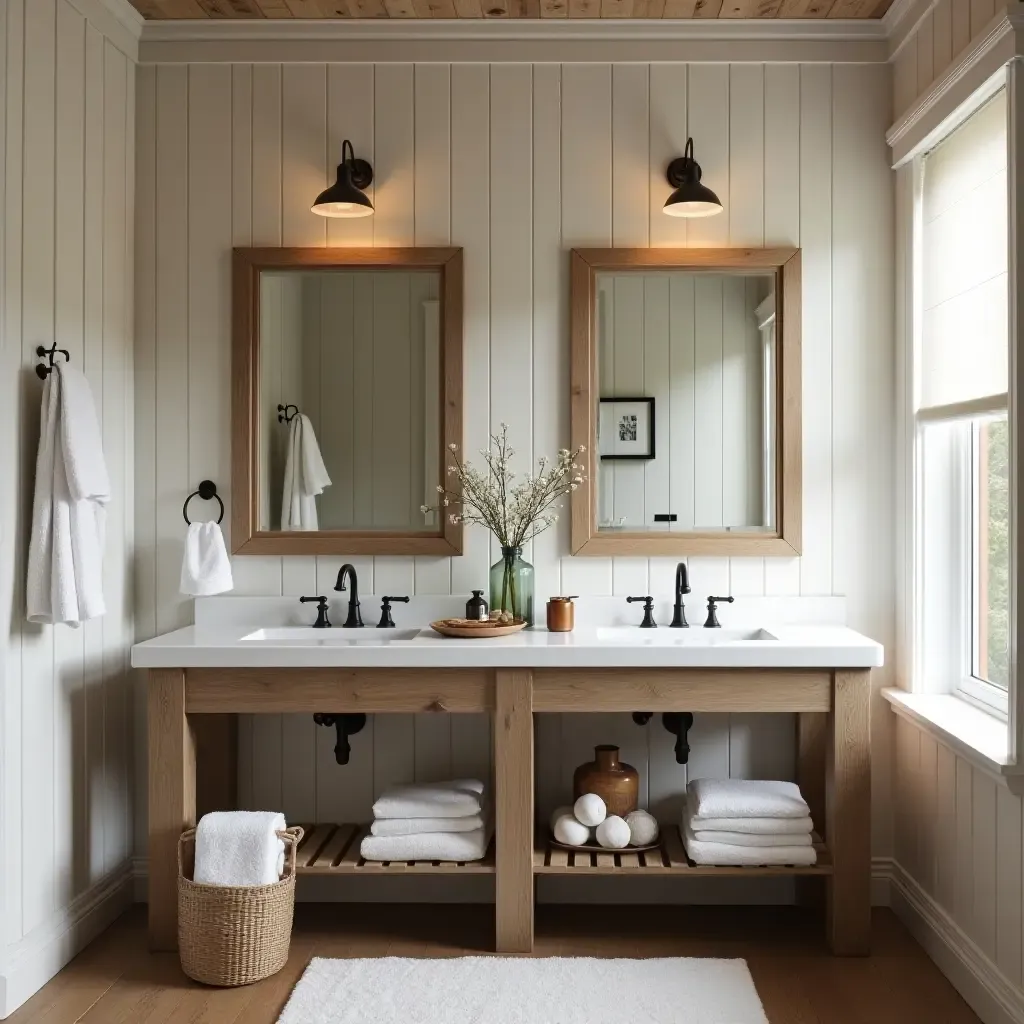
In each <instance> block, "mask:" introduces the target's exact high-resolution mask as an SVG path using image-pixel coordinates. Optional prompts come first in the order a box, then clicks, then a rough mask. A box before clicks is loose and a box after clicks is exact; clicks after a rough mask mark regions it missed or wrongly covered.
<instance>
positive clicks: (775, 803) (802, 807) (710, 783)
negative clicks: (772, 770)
mask: <svg viewBox="0 0 1024 1024" xmlns="http://www.w3.org/2000/svg"><path fill="white" fill-rule="evenodd" d="M686 790H687V794H688V799H689V802H690V806H691V807H692V808H693V811H694V813H695V814H696V815H697V816H698V817H701V818H806V817H807V816H808V814H809V813H810V811H809V810H808V807H807V803H806V802H805V801H804V798H803V797H802V796H801V795H800V787H799V786H797V785H796V783H794V782H770V781H764V780H760V779H695V780H694V781H693V782H691V783H690V784H689V785H688V786H687V787H686Z"/></svg>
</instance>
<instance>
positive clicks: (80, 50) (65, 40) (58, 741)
mask: <svg viewBox="0 0 1024 1024" xmlns="http://www.w3.org/2000/svg"><path fill="white" fill-rule="evenodd" d="M56 15H57V20H56V29H57V42H56V72H57V80H56V89H57V92H56V105H55V111H56V115H57V130H56V133H55V136H56V152H55V171H56V179H55V182H54V186H55V194H54V200H55V208H54V215H55V219H56V224H55V232H56V233H55V236H54V237H55V247H54V312H55V318H56V322H55V325H54V327H55V331H54V338H55V340H56V342H57V344H58V345H59V346H60V347H61V348H65V349H67V350H68V351H74V352H75V353H77V354H79V356H80V355H81V353H82V351H83V336H84V325H85V305H84V294H83V282H84V279H85V267H84V255H85V216H84V210H83V208H82V203H81V185H82V180H83V177H84V170H85V93H84V90H83V88H82V84H83V82H84V81H85V28H86V22H85V18H83V17H82V16H81V15H80V14H79V13H78V12H77V11H75V10H74V9H73V8H71V7H69V6H68V5H67V4H66V3H60V4H58V5H57V10H56ZM122 212H123V211H122ZM84 657H85V644H84V635H83V633H82V630H80V629H78V630H72V629H59V630H54V663H55V665H57V666H62V667H61V668H60V670H59V672H58V674H57V676H56V678H55V691H54V697H55V701H54V737H55V747H54V756H55V759H56V763H55V777H56V791H55V794H54V858H55V861H56V864H57V866H58V875H57V891H56V903H57V906H65V905H67V903H68V902H69V901H70V900H71V898H72V897H73V896H76V895H77V894H78V893H80V892H82V891H84V890H85V888H86V887H87V886H88V859H87V846H86V844H85V843H82V842H81V841H80V836H81V834H82V827H83V826H84V824H85V822H86V820H87V818H86V815H87V806H88V805H87V799H88V796H87V789H86V782H87V779H88V776H87V774H86V770H85V769H86V761H85V743H86V735H87V734H86V721H85V696H86V694H85V686H84V683H85V680H84ZM122 806H123V807H124V808H125V809H127V807H128V801H127V800H126V801H124V803H123V805H122ZM76 840H78V841H76Z"/></svg>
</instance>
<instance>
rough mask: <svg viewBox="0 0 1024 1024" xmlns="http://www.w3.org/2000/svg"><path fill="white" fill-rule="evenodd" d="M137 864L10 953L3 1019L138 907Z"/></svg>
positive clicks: (0, 1009) (0, 1008)
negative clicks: (134, 904) (135, 899)
mask: <svg viewBox="0 0 1024 1024" xmlns="http://www.w3.org/2000/svg"><path fill="white" fill-rule="evenodd" d="M132 879H133V864H132V863H131V861H126V862H125V863H124V864H123V865H122V866H121V867H120V868H118V869H117V870H116V871H114V872H113V873H112V874H110V875H109V876H107V878H105V879H104V880H103V881H101V882H97V883H96V884H95V885H93V886H92V887H91V888H89V889H87V890H86V891H85V892H83V893H82V894H81V895H80V896H78V897H76V898H75V899H74V900H73V901H72V902H71V903H70V904H69V905H68V906H67V907H65V908H64V909H63V910H62V911H60V912H59V913H57V914H55V915H54V917H53V918H52V919H51V920H50V921H49V922H47V923H46V924H44V925H42V926H41V927H39V928H37V929H36V930H35V931H34V932H32V934H31V935H28V936H26V937H25V938H24V939H22V940H21V942H19V943H17V944H16V945H15V946H13V947H12V948H11V950H10V954H9V958H8V962H7V965H6V967H5V969H4V973H3V975H0V1019H3V1018H5V1017H7V1016H9V1015H10V1014H12V1013H13V1012H14V1011H15V1010H16V1009H17V1008H18V1007H19V1006H21V1004H22V1003H24V1002H25V1000H26V999H28V998H29V997H30V996H32V995H34V994H35V993H36V992H38V991H39V989H41V988H42V987H43V985H45V984H46V983H47V982H48V981H49V980H50V979H51V978H52V977H53V976H54V975H55V974H56V973H57V972H58V971H59V970H60V969H61V968H62V967H64V966H65V964H67V963H68V962H69V961H70V960H71V959H72V957H74V956H75V955H76V954H77V953H78V952H79V951H80V950H82V949H83V948H84V947H85V946H87V945H88V944H89V943H90V942H92V940H93V939H95V938H96V936H97V935H99V934H100V932H102V931H103V930H104V929H105V928H107V927H109V926H110V925H111V924H112V923H113V921H114V920H115V919H116V918H117V917H118V916H119V915H120V914H122V913H123V912H124V911H125V910H126V909H127V908H128V907H129V906H130V905H131V903H132V899H133V895H134V891H133V886H132Z"/></svg>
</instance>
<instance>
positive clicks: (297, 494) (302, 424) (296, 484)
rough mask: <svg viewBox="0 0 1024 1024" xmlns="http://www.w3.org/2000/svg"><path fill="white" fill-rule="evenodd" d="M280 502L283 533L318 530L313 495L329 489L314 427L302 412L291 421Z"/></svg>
mask: <svg viewBox="0 0 1024 1024" xmlns="http://www.w3.org/2000/svg"><path fill="white" fill-rule="evenodd" d="M288 430H289V433H288V456H287V459H286V461H285V466H284V493H283V495H282V499H281V529H282V530H317V529H319V528H320V527H319V523H318V522H317V514H316V496H317V495H318V494H322V493H323V490H324V488H325V487H330V485H331V478H330V477H329V476H328V475H327V467H326V466H324V460H323V457H322V456H321V454H320V446H319V445H318V444H317V441H316V434H315V433H314V432H313V424H312V423H311V422H310V420H309V417H308V416H306V415H305V414H304V413H298V414H297V415H295V416H293V417H292V419H291V424H290V425H289V428H288Z"/></svg>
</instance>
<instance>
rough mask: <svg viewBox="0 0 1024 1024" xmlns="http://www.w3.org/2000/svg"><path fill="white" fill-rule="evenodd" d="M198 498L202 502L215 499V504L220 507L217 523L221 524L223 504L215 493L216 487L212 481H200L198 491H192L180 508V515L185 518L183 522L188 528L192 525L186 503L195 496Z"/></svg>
mask: <svg viewBox="0 0 1024 1024" xmlns="http://www.w3.org/2000/svg"><path fill="white" fill-rule="evenodd" d="M197 495H198V496H199V497H200V498H202V499H203V501H209V500H210V499H211V498H216V499H217V504H218V505H220V515H219V516H217V522H218V523H221V522H223V521H224V502H223V501H221V500H220V495H219V494H218V493H217V485H216V484H215V483H214V482H213V481H212V480H201V481H200V482H199V489H198V490H196V491H193V492H192V493H191V494H190V495H189V496H188V497H187V498H186V499H185V504H184V505H182V506H181V514H182V515H183V516H184V517H185V522H186V523H188V525H189V526H191V525H192V520H191V519H189V517H188V503H189V502H190V501H191V500H192V499H193V498H194V497H196V496H197Z"/></svg>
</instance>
